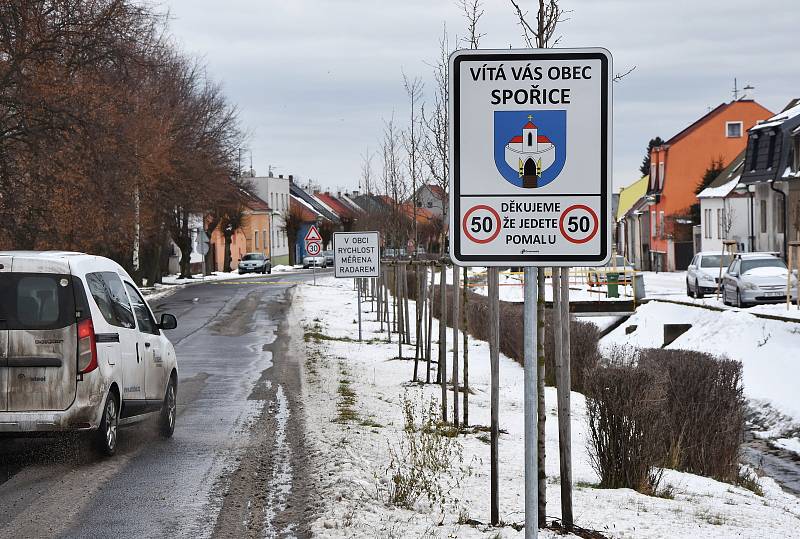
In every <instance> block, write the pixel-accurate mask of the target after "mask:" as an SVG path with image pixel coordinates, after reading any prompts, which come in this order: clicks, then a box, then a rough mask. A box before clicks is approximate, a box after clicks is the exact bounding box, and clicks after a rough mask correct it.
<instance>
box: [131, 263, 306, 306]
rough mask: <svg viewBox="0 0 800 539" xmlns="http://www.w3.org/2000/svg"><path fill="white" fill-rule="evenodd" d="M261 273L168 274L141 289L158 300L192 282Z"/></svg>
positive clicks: (283, 268)
mask: <svg viewBox="0 0 800 539" xmlns="http://www.w3.org/2000/svg"><path fill="white" fill-rule="evenodd" d="M301 271H308V270H304V269H303V266H275V267H274V268H272V273H292V272H301ZM259 275H261V274H259V273H242V274H240V273H239V272H238V271H236V270H233V271H215V272H213V273H212V274H211V275H203V274H202V273H198V274H196V275H193V276H192V278H191V279H180V278H178V275H167V276H165V277H162V279H161V281H162V282H161V283H156V285H155V286H145V287H142V289H141V290H142V294H143V295H144V296H145V297H146V298H147V299H148V300H156V299H161V298H165V297H167V296H169V295H172V294H174V293H175V292H176V291H177V290H179V289H180V288H182V287H183V286H187V285H191V284H197V283H204V282H210V281H227V280H230V279H246V278H248V277H249V278H253V277H257V276H259Z"/></svg>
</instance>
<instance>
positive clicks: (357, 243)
mask: <svg viewBox="0 0 800 539" xmlns="http://www.w3.org/2000/svg"><path fill="white" fill-rule="evenodd" d="M379 236H380V234H379V233H378V232H334V233H333V274H334V276H335V277H340V278H343V277H380V274H381V250H380V238H379Z"/></svg>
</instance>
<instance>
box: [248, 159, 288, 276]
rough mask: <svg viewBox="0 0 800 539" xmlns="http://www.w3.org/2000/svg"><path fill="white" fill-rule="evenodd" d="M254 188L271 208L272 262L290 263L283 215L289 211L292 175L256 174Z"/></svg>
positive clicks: (270, 241)
mask: <svg viewBox="0 0 800 539" xmlns="http://www.w3.org/2000/svg"><path fill="white" fill-rule="evenodd" d="M251 181H252V182H253V190H254V191H255V194H256V195H258V197H259V198H261V199H262V200H263V201H265V202H266V203H267V204H269V207H270V209H271V213H270V216H269V218H270V220H271V223H272V226H271V227H270V230H271V233H270V237H269V238H268V240H267V241H268V243H270V245H271V249H272V264H273V265H275V266H278V265H283V264H288V263H289V241H288V239H287V237H286V233H285V223H284V221H283V216H284V215H285V214H286V212H287V211H289V183H290V182H291V181H292V176H291V175H289V176H288V177H286V178H284V177H283V174H279V175H278V176H277V177H276V176H275V175H274V174H273V173H272V172H270V173H269V175H267V176H255V177H253V178H252V179H251Z"/></svg>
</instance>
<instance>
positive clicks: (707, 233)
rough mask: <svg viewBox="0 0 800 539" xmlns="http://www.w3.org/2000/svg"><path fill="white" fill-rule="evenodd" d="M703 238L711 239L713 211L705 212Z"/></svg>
mask: <svg viewBox="0 0 800 539" xmlns="http://www.w3.org/2000/svg"><path fill="white" fill-rule="evenodd" d="M703 237H704V238H706V239H709V240H710V239H711V210H709V209H705V210H703Z"/></svg>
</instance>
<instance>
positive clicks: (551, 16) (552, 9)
mask: <svg viewBox="0 0 800 539" xmlns="http://www.w3.org/2000/svg"><path fill="white" fill-rule="evenodd" d="M509 1H510V2H511V5H512V6H513V7H514V11H515V13H516V15H517V19H518V24H519V26H520V28H522V39H523V40H524V41H525V45H526V46H527V47H528V48H531V49H533V48H539V49H546V48H548V47H555V46H556V45H558V42H559V41H561V36H557V37H556V36H555V33H556V26H558V23H560V22H565V21H567V20H569V18H568V17H567V16H566V15H567V14H568V13H570V11H569V10H564V9H561V6H559V5H558V0H539V8H538V10H537V11H536V24H535V26H534V25H532V24H531V23H530V22H528V19H527V17H528V12H527V11H522V8H521V7H520V6H519V4H518V3H517V2H516V0H509Z"/></svg>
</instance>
